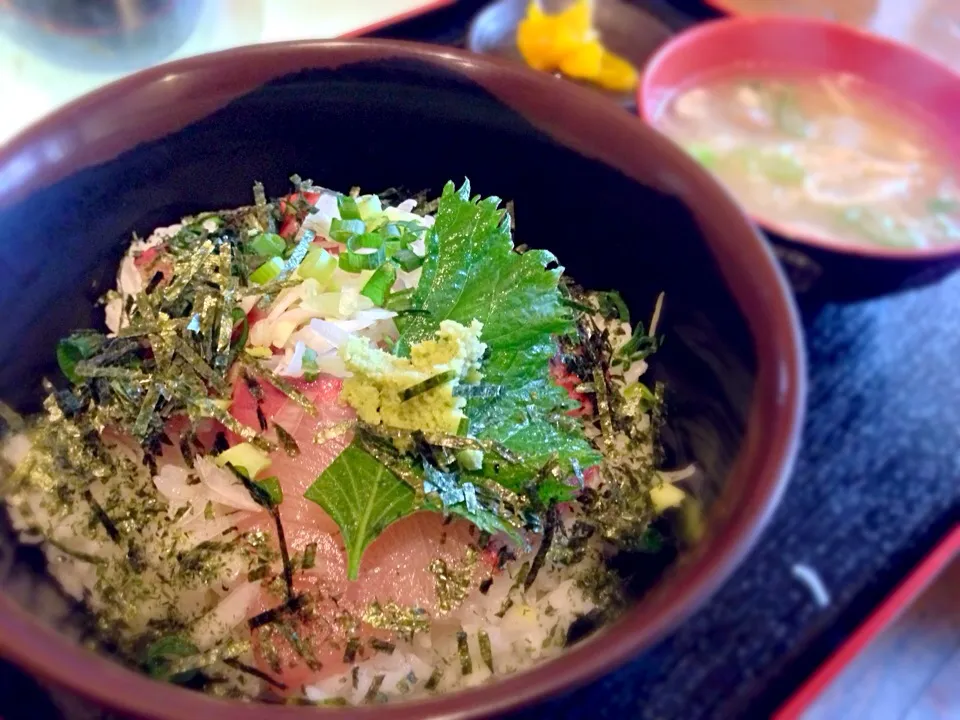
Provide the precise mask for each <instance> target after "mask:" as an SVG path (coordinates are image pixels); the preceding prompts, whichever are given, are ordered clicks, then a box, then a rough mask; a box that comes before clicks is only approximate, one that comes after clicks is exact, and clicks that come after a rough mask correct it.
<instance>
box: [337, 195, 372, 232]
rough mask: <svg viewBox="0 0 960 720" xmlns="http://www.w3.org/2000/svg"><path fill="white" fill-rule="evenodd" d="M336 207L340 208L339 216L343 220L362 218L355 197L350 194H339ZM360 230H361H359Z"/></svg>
mask: <svg viewBox="0 0 960 720" xmlns="http://www.w3.org/2000/svg"><path fill="white" fill-rule="evenodd" d="M378 199H379V198H378ZM337 208H338V209H339V210H340V217H341V218H343V219H344V220H362V218H363V215H361V214H360V206H359V205H358V204H357V199H356V198H355V197H351V196H350V195H341V196H340V197H338V198H337ZM361 232H363V231H362V230H361Z"/></svg>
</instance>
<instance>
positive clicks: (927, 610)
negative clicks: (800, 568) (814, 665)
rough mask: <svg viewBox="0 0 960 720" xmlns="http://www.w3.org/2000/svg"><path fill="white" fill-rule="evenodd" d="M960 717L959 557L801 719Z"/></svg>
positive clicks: (935, 719)
mask: <svg viewBox="0 0 960 720" xmlns="http://www.w3.org/2000/svg"><path fill="white" fill-rule="evenodd" d="M846 718H857V719H858V720H946V719H947V718H950V719H951V720H956V719H957V718H960V558H957V559H955V560H954V561H953V562H952V563H951V564H950V565H949V566H948V567H947V568H946V570H944V572H943V573H942V574H941V575H940V576H939V578H937V580H936V581H934V583H933V584H932V585H931V586H930V587H929V588H928V589H927V590H926V591H925V592H924V593H923V594H922V595H921V596H920V597H919V598H918V599H917V601H916V602H915V603H914V604H913V605H911V606H910V608H908V609H907V610H906V612H905V613H904V614H903V615H902V616H901V617H900V618H899V619H898V620H897V621H896V622H895V623H894V624H893V625H891V626H890V627H889V628H888V629H887V630H885V631H884V632H883V633H881V634H880V635H879V636H878V637H877V638H876V639H875V640H874V641H873V642H872V643H870V644H869V645H868V646H867V647H866V648H864V650H863V652H861V653H860V655H859V656H858V657H857V658H856V659H855V660H854V661H853V662H852V663H851V664H850V665H849V666H847V668H846V669H845V670H844V671H843V672H842V673H841V674H840V675H839V676H838V677H837V678H836V680H834V681H833V683H832V684H831V685H830V686H828V687H827V689H826V690H825V691H824V693H823V694H822V695H821V696H820V697H819V698H818V699H817V701H816V702H815V703H814V704H813V705H811V706H810V708H809V709H808V710H807V712H806V713H805V714H804V715H803V719H802V720H845V719H846Z"/></svg>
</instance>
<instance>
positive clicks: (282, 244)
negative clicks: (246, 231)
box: [248, 233, 287, 257]
mask: <svg viewBox="0 0 960 720" xmlns="http://www.w3.org/2000/svg"><path fill="white" fill-rule="evenodd" d="M248 247H249V248H250V249H251V250H252V251H253V252H255V253H256V254H257V255H262V256H263V257H277V256H278V255H282V254H283V251H284V250H286V249H287V241H286V240H284V239H283V238H282V237H280V236H279V235H277V234H275V233H260V234H259V235H257V236H256V237H255V238H254V239H253V240H251V241H250V243H249V244H248Z"/></svg>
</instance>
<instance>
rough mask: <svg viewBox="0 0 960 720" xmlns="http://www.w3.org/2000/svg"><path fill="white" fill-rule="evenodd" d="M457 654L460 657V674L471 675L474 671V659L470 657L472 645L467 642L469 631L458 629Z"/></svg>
mask: <svg viewBox="0 0 960 720" xmlns="http://www.w3.org/2000/svg"><path fill="white" fill-rule="evenodd" d="M457 655H458V656H459V658H460V674H462V675H469V674H470V673H472V672H473V659H472V658H471V657H470V645H469V644H468V642H467V633H466V632H464V631H463V630H458V631H457Z"/></svg>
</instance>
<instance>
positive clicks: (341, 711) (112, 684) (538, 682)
mask: <svg viewBox="0 0 960 720" xmlns="http://www.w3.org/2000/svg"><path fill="white" fill-rule="evenodd" d="M389 58H399V59H416V60H420V61H423V62H427V63H430V64H433V65H435V66H438V67H440V68H445V69H447V70H450V71H452V72H455V73H458V74H461V75H463V76H465V77H467V78H469V79H471V80H472V81H474V82H476V83H478V84H480V85H482V86H484V87H486V88H487V89H488V90H489V91H490V92H491V93H493V94H494V95H496V96H497V97H499V98H500V99H501V100H502V101H503V102H504V103H505V104H507V105H508V106H511V107H513V108H515V109H518V108H519V110H520V112H521V113H526V114H527V115H528V117H530V118H535V120H534V121H535V122H541V123H542V124H543V125H544V126H549V125H550V124H551V122H553V121H557V122H556V124H555V125H553V126H551V129H550V130H547V132H553V133H555V137H558V138H561V141H562V142H566V144H568V145H570V146H572V147H576V145H577V133H575V132H573V130H574V129H575V128H577V127H578V122H583V123H588V126H589V127H596V126H597V125H602V126H603V127H605V128H607V132H605V133H604V134H603V136H604V137H607V138H609V137H614V138H620V137H623V138H628V139H629V138H638V137H640V138H643V139H644V141H645V142H644V144H645V145H646V147H645V148H644V152H643V153H640V152H639V151H630V150H627V151H626V152H623V151H620V150H618V151H617V152H616V153H615V154H612V155H611V154H610V148H609V147H608V146H606V145H605V143H608V141H604V140H595V141H594V150H596V152H597V155H596V156H597V157H598V158H604V159H606V161H607V162H608V163H610V164H611V165H613V166H620V167H621V168H628V169H630V168H632V169H631V170H630V172H633V173H640V172H641V170H639V169H637V168H638V167H640V168H642V169H643V170H644V171H646V169H647V168H648V167H649V163H650V162H653V163H656V162H660V163H664V164H666V165H669V166H670V168H671V173H670V174H669V180H668V181H667V182H668V183H669V184H671V185H672V186H673V187H679V186H683V188H684V191H685V192H686V193H687V195H688V196H690V197H692V198H694V199H695V202H694V204H693V205H691V210H692V212H693V214H694V216H695V218H696V219H697V222H698V223H699V224H700V225H701V226H703V227H704V229H705V232H707V233H708V234H709V235H710V236H711V237H712V238H713V239H712V240H711V241H710V243H709V245H708V246H709V248H710V250H711V252H712V253H713V254H714V258H715V260H716V262H717V265H718V269H719V271H720V273H721V275H722V277H723V278H724V281H725V284H726V285H727V287H728V289H729V291H730V293H731V295H732V296H733V297H734V298H735V300H736V303H737V305H738V307H739V308H740V310H741V312H742V313H743V315H744V317H745V319H746V321H747V323H748V325H749V328H750V333H751V336H752V338H753V342H754V347H755V352H756V357H757V377H756V381H755V386H754V389H753V394H752V398H751V401H750V409H749V415H748V419H747V423H746V430H745V434H744V438H743V441H742V444H741V447H740V449H739V451H738V453H737V455H736V457H735V459H734V462H733V465H732V467H731V468H730V471H729V473H728V474H729V477H731V478H732V479H733V482H734V483H736V485H737V486H738V487H739V488H740V492H741V493H742V497H740V498H739V500H740V502H738V503H737V504H730V503H722V502H718V503H717V506H718V507H717V508H716V510H717V511H718V512H717V513H716V516H717V517H716V520H717V521H718V522H717V525H716V531H715V532H712V533H711V532H710V530H708V536H707V539H708V540H709V541H710V542H704V543H701V544H700V545H698V547H697V549H695V550H694V551H692V552H691V554H690V556H689V557H688V558H687V562H685V563H680V564H679V565H678V570H679V573H678V578H677V582H676V584H675V586H674V588H673V589H674V592H671V593H670V594H667V593H665V592H660V593H658V591H657V587H655V588H654V589H653V590H652V591H651V592H650V593H648V595H647V596H645V598H644V599H642V600H641V601H640V602H639V603H638V604H637V606H635V607H633V608H632V609H630V610H628V611H627V613H625V615H624V616H623V617H622V618H620V619H619V620H618V621H616V622H615V623H614V624H613V625H611V626H610V627H609V628H607V629H606V630H605V631H602V632H600V633H598V634H597V636H595V637H593V638H591V639H589V640H586V641H584V642H583V643H580V644H578V645H576V646H574V647H573V648H571V649H569V650H568V651H566V652H565V653H564V654H562V655H561V656H560V657H559V658H557V659H554V660H550V661H546V662H544V663H540V664H536V665H534V666H533V667H532V668H530V669H528V670H525V671H523V672H520V673H517V674H515V675H511V676H506V677H504V678H503V679H502V680H499V681H497V682H495V683H494V684H492V685H491V686H488V687H483V686H482V687H479V688H472V689H468V690H460V691H457V692H453V693H449V694H443V695H440V696H436V697H430V698H426V699H421V700H412V701H408V702H398V703H396V704H388V705H382V706H366V707H363V706H361V707H351V708H337V709H332V710H324V709H323V708H319V707H296V706H281V705H262V704H258V703H243V702H237V701H228V700H224V699H219V698H215V697H211V696H208V695H204V694H202V693H198V692H195V691H191V690H186V689H183V688H180V687H176V686H172V685H169V684H165V683H161V682H159V681H155V680H152V679H150V678H148V677H147V676H145V675H142V674H140V673H138V672H136V671H134V670H132V669H129V668H127V667H124V666H122V665H120V664H119V663H117V662H116V661H114V660H112V659H110V658H108V657H106V656H102V655H99V654H97V653H94V652H92V651H89V650H86V649H84V648H83V647H81V646H80V645H79V644H77V643H75V642H73V641H72V640H69V639H68V638H67V637H65V636H64V635H62V634H61V633H59V632H57V631H56V630H54V629H53V628H51V627H49V626H48V625H47V624H46V623H44V622H41V621H40V620H38V619H37V618H35V617H34V616H33V615H31V614H30V613H28V612H27V611H26V610H24V609H23V608H22V607H21V606H20V605H19V604H18V603H17V602H15V601H14V600H12V599H11V598H9V597H7V596H6V595H4V594H3V593H2V592H0V652H2V653H3V654H4V655H5V656H7V657H9V658H10V659H12V660H14V661H15V662H17V663H18V664H20V665H21V666H23V667H24V668H26V669H27V670H28V671H30V672H33V673H35V674H37V675H40V676H42V677H45V678H47V679H49V680H50V681H53V682H55V683H57V684H59V685H61V686H64V687H66V688H69V689H70V690H72V691H74V692H76V693H78V694H80V695H83V696H86V697H89V698H91V699H93V700H95V701H97V702H100V703H102V704H103V705H105V706H108V707H110V708H113V709H116V710H119V711H121V712H126V713H128V714H132V715H134V716H137V717H150V718H164V719H167V718H169V719H170V720H179V719H180V718H183V717H209V718H216V719H217V720H220V719H223V720H261V719H262V718H264V717H270V718H275V719H276V720H280V719H281V718H290V719H291V720H305V719H306V718H315V717H330V718H333V717H336V718H341V720H348V719H363V720H365V719H367V718H369V719H371V720H373V718H377V719H378V720H379V719H381V718H390V719H391V720H400V719H401V718H403V719H408V720H421V719H423V718H428V717H429V718H443V719H444V720H455V719H456V720H462V719H465V718H479V717H487V716H490V715H496V714H499V713H503V712H506V711H508V710H515V709H517V708H519V707H522V706H524V705H527V704H530V703H532V702H534V701H536V700H538V699H542V698H545V697H549V696H552V695H555V694H558V693H561V692H564V691H570V690H572V689H574V688H576V687H579V686H582V685H583V684H585V683H587V682H588V681H590V680H592V679H595V678H597V677H599V676H600V675H602V674H603V673H605V672H609V671H611V670H613V669H615V668H616V667H618V666H620V665H622V664H624V663H625V662H627V661H628V660H629V659H630V658H632V657H634V656H636V655H637V654H638V653H639V652H641V651H643V650H645V649H647V648H649V647H650V646H651V645H652V644H653V643H654V642H655V641H656V640H658V639H660V638H661V637H663V636H664V635H665V634H666V633H667V632H668V631H670V630H672V629H674V628H675V627H676V626H677V625H678V624H679V622H680V621H681V620H682V619H684V618H685V617H687V616H688V615H689V614H690V613H692V612H693V611H694V610H695V609H696V608H697V607H699V606H700V605H701V604H702V603H703V602H704V601H705V600H706V599H707V598H708V597H709V596H710V595H711V594H712V593H713V592H714V591H715V590H716V589H717V588H718V587H719V585H720V584H721V583H722V582H723V581H724V580H726V579H727V578H728V577H729V575H730V574H731V573H732V571H733V570H734V568H735V567H736V565H737V564H738V563H739V562H740V561H741V560H742V559H743V558H744V557H745V556H746V554H747V552H748V551H749V550H750V549H751V548H752V547H753V545H754V543H755V541H756V540H757V538H758V537H759V535H760V533H761V531H762V530H763V528H764V527H765V525H766V523H767V522H768V521H769V519H770V517H771V516H772V514H773V510H774V508H775V507H776V505H777V502H778V501H779V499H780V497H781V495H782V494H783V491H784V489H785V487H786V483H787V478H788V477H789V474H790V472H791V470H792V468H793V464H794V461H795V458H796V454H797V450H798V447H799V439H800V429H801V422H802V418H803V415H804V408H805V397H806V392H805V391H806V360H805V355H804V350H803V340H802V336H801V332H800V322H799V319H798V314H797V310H796V306H795V304H794V303H793V300H792V295H791V294H790V291H789V289H788V285H787V282H786V279H785V278H784V275H783V273H782V271H781V270H780V268H779V266H778V264H777V263H776V260H775V259H774V257H773V254H772V252H771V251H770V249H769V247H768V246H767V244H766V243H765V242H764V241H763V240H762V238H761V237H760V236H759V234H758V233H757V232H756V230H755V229H754V228H753V227H752V226H751V224H750V223H749V222H748V219H747V218H746V217H745V216H744V214H743V212H742V211H741V210H740V209H739V208H738V207H737V206H736V205H735V204H734V203H733V202H732V201H731V199H730V197H729V195H728V194H727V193H726V192H725V191H724V190H723V188H722V187H721V186H720V185H719V184H718V183H717V182H716V181H715V180H714V179H713V178H712V177H711V176H710V175H709V173H707V172H706V171H704V170H703V169H702V168H701V167H700V166H699V164H698V163H697V162H696V161H695V160H693V159H692V158H690V157H689V156H688V155H687V154H686V153H685V152H683V150H681V149H680V148H678V147H676V145H674V144H673V143H671V142H670V141H669V140H667V139H666V138H665V137H664V136H662V135H661V134H659V133H656V132H654V131H653V130H651V129H649V128H647V127H646V126H645V125H644V124H643V123H640V122H638V121H637V119H636V118H634V117H631V116H630V114H628V113H625V112H624V111H623V110H622V109H621V108H620V107H619V106H617V105H616V104H614V103H610V102H607V101H606V100H604V99H603V98H602V97H600V96H598V95H597V94H596V93H594V92H593V91H592V90H590V89H587V88H580V87H577V86H576V85H574V84H572V83H566V82H560V81H557V80H556V79H555V78H553V77H552V76H549V75H544V74H540V73H537V72H534V71H531V70H528V69H526V68H525V67H523V66H522V65H519V64H517V63H514V62H511V61H507V60H502V61H501V60H497V59H491V58H481V57H479V56H477V55H474V54H471V53H467V52H464V51H460V50H454V49H451V48H445V47H431V46H428V45H422V44H418V43H410V42H402V41H370V40H332V41H294V42H283V43H273V44H264V45H254V46H248V47H243V48H238V49H234V50H226V51H222V52H218V53H212V54H207V55H200V56H195V57H191V58H187V59H183V60H178V61H175V62H171V63H167V64H164V65H159V66H156V67H154V68H150V69H148V70H143V71H140V72H138V73H134V74H132V75H129V76H127V77H125V78H122V79H120V80H117V81H116V82H114V83H111V84H110V85H107V86H104V87H103V88H100V89H99V90H96V91H94V92H92V93H90V94H87V95H85V96H83V97H81V98H78V99H77V100H75V101H73V102H71V103H69V104H68V105H65V106H63V107H62V108H60V109H58V110H57V111H55V112H54V113H52V114H51V115H49V116H47V117H45V118H43V119H41V120H40V121H38V122H37V123H35V124H33V125H32V126H30V127H28V128H27V129H26V130H24V131H22V132H21V133H20V134H18V135H17V136H16V137H15V138H13V139H12V140H11V141H10V142H8V143H7V144H6V145H4V146H0V168H2V167H3V166H4V165H6V164H8V163H10V162H11V161H12V160H15V159H16V158H17V157H18V153H20V152H21V151H23V149H24V148H25V147H29V146H30V145H31V144H33V143H36V142H38V141H41V140H42V139H44V138H45V137H48V136H51V135H53V136H55V135H56V134H57V131H58V129H60V128H62V127H63V126H65V125H70V124H76V123H82V122H83V120H84V118H86V119H87V120H88V122H89V121H90V116H94V119H96V118H104V119H106V118H110V117H115V116H114V113H113V110H115V109H116V106H117V105H124V99H125V98H127V97H128V96H130V95H137V94H138V92H139V94H140V95H143V94H144V93H147V94H148V95H149V94H150V92H153V91H154V90H155V89H156V86H157V85H158V83H159V84H166V85H167V86H168V87H175V88H176V90H175V92H177V93H181V94H185V95H177V96H176V97H175V98H172V97H171V96H169V95H164V98H165V99H168V100H176V99H183V97H187V98H196V97H197V96H196V91H197V88H194V87H191V80H195V81H196V82H197V83H198V84H201V85H202V84H204V83H206V84H207V85H209V84H210V82H211V80H210V72H211V71H212V70H217V71H219V72H222V71H223V67H224V66H225V65H228V64H229V65H230V66H231V68H233V69H234V70H235V72H234V76H239V75H243V74H244V72H246V71H247V70H248V69H249V68H255V71H252V73H251V74H253V75H254V76H256V77H260V76H261V75H262V74H263V73H274V75H273V76H279V75H282V74H285V73H288V72H291V71H294V70H300V69H303V68H305V67H336V66H338V65H340V64H344V63H349V62H354V61H361V60H379V59H389ZM201 71H203V72H201ZM258 73H259V74H258ZM202 75H205V78H206V79H204V77H199V78H198V76H202ZM216 77H221V76H220V75H217V76H216ZM171 78H173V79H176V80H178V81H180V82H177V83H164V82H163V81H164V80H169V79H171ZM261 82H262V81H261ZM190 91H193V92H194V94H192V95H190V94H188V93H189V92H190ZM558 107H559V108H560V110H561V111H564V110H565V111H568V112H570V113H575V114H577V115H578V118H577V119H576V120H569V121H568V120H564V119H563V117H561V118H560V119H559V120H557V108H558ZM584 108H588V110H584ZM563 114H564V113H563V112H561V116H563ZM130 122H131V120H130V119H129V118H127V119H126V120H125V121H124V125H123V126H124V127H126V128H129V127H130ZM131 132H133V133H134V137H137V135H136V134H137V133H143V132H144V131H142V130H141V129H139V128H135V129H134V130H132V131H131ZM600 146H604V147H605V150H604V151H603V152H601V151H600V150H598V149H597V148H599V147H600ZM111 147H112V146H111ZM604 152H605V153H606V155H604ZM625 158H626V159H625ZM651 158H652V159H651ZM101 161H102V160H101ZM66 169H67V170H68V171H73V170H74V169H75V168H74V166H73V165H71V164H70V162H69V161H67V165H66ZM51 171H52V175H51ZM60 171H61V168H60V167H59V166H55V167H53V168H47V169H46V174H44V173H42V172H41V173H40V176H39V177H41V179H42V180H43V181H44V183H49V182H51V178H52V177H54V178H55V176H56V175H57V173H58V172H60ZM18 192H23V188H22V187H19V186H11V187H8V188H7V189H6V190H4V189H3V188H0V202H2V201H3V199H4V198H3V196H4V194H6V195H8V196H9V197H14V196H15V194H16V193H18ZM721 501H722V498H721ZM658 587H661V588H662V587H663V585H660V586H658Z"/></svg>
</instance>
